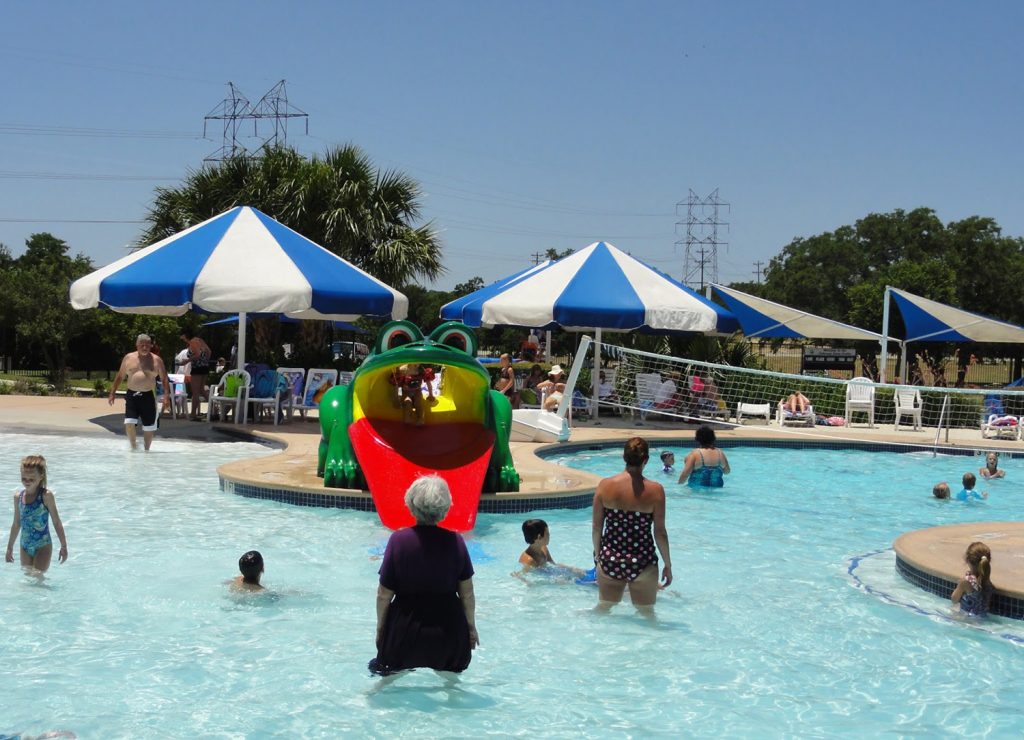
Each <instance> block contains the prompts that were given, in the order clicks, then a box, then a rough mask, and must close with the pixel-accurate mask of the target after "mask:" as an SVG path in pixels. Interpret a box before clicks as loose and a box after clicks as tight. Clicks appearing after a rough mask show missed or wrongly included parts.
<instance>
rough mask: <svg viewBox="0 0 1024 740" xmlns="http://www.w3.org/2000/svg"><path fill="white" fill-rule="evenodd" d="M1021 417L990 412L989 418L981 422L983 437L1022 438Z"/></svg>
mask: <svg viewBox="0 0 1024 740" xmlns="http://www.w3.org/2000/svg"><path fill="white" fill-rule="evenodd" d="M1020 423H1021V420H1020V417H1017V416H1011V415H1009V414H989V415H988V419H987V420H986V421H983V422H982V423H981V437H982V439H989V435H990V434H991V435H992V437H993V438H995V439H1020V438H1021V435H1020Z"/></svg>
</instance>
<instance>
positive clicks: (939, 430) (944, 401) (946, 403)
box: [932, 393, 949, 457]
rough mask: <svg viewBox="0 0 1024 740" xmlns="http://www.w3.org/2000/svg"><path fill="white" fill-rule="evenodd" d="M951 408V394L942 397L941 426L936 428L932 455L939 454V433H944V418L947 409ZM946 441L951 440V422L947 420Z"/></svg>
mask: <svg viewBox="0 0 1024 740" xmlns="http://www.w3.org/2000/svg"><path fill="white" fill-rule="evenodd" d="M948 408H949V394H948V393H947V394H946V395H945V396H943V397H942V408H941V409H940V410H939V426H938V427H936V429H935V444H934V446H933V447H932V457H937V456H938V454H939V435H940V434H942V420H943V419H945V418H946V409H948ZM946 442H947V443H948V442H949V422H948V421H947V422H946Z"/></svg>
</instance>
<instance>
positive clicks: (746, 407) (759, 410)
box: [736, 403, 772, 424]
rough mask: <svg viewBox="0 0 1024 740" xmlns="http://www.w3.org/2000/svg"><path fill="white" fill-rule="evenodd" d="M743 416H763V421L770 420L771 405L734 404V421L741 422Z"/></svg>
mask: <svg viewBox="0 0 1024 740" xmlns="http://www.w3.org/2000/svg"><path fill="white" fill-rule="evenodd" d="M744 416H763V417H764V423H765V424H768V423H770V422H771V420H772V405H771V404H770V403H738V404H736V423H737V424H742V423H743V417H744Z"/></svg>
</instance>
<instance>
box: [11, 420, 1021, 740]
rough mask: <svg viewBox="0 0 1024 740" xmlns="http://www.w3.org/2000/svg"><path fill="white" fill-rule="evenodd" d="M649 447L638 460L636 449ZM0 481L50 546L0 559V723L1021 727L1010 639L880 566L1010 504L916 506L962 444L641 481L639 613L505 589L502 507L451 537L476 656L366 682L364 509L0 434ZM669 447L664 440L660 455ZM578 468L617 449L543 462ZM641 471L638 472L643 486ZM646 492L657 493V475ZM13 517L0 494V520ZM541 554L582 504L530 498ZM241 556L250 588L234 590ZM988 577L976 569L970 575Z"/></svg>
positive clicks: (785, 454)
mask: <svg viewBox="0 0 1024 740" xmlns="http://www.w3.org/2000/svg"><path fill="white" fill-rule="evenodd" d="M659 449H660V448H659ZM0 451H2V452H3V453H4V454H3V455H2V456H0V459H3V460H6V461H7V469H5V470H0V490H3V489H6V490H9V491H13V490H14V489H15V488H17V487H18V486H19V482H18V473H19V470H18V464H17V462H18V460H19V459H20V458H21V457H22V456H24V455H26V454H33V453H40V454H43V455H45V456H46V457H47V460H48V461H49V464H50V475H49V484H50V488H51V489H53V490H54V491H55V492H56V497H57V504H58V507H59V509H60V512H61V516H62V518H63V520H64V523H65V527H66V530H67V533H68V540H69V545H70V553H71V558H70V560H69V562H67V563H65V564H63V565H60V564H56V563H55V564H54V565H53V566H51V568H50V571H49V572H48V573H47V574H46V576H45V578H44V579H43V580H42V581H40V580H38V579H36V578H34V577H30V576H27V575H25V574H24V573H23V572H22V570H21V568H20V567H18V566H17V565H11V564H7V565H6V566H5V567H4V568H3V570H2V571H0V589H2V593H3V594H4V596H3V599H2V600H0V623H2V624H3V626H4V633H5V634H4V640H3V642H2V643H0V661H2V664H3V666H4V672H3V678H2V679H0V735H2V734H3V733H13V732H25V733H29V734H37V733H41V732H43V731H46V730H55V729H64V730H71V731H73V732H75V733H77V734H78V736H79V737H81V738H91V737H104V738H105V737H133V738H134V737H161V738H164V737H189V738H191V737H273V736H280V737H339V736H343V735H356V734H359V735H366V736H373V737H382V736H397V735H402V736H412V737H452V736H455V737H466V736H470V735H472V736H480V735H500V736H506V735H513V736H534V735H542V736H549V737H648V736H658V737H680V736H715V737H718V736H729V737H736V736H765V735H772V736H776V735H800V736H807V735H811V736H819V735H854V734H856V735H866V734H879V733H886V734H922V735H924V734H937V733H942V734H945V735H948V734H963V735H972V736H976V735H983V734H990V735H993V736H1003V735H1008V734H1010V733H1014V734H1019V733H1020V732H1021V730H1022V729H1024V707H1022V704H1021V702H1020V701H1019V698H1018V697H1019V683H1020V678H1021V675H1022V666H1024V662H1022V661H1024V653H1021V644H1020V642H1019V640H1018V639H1017V638H1024V626H1022V625H1021V624H1018V623H1014V622H1013V621H1012V620H1002V619H993V620H990V621H989V622H987V623H984V624H977V623H961V622H958V621H956V620H953V619H950V618H949V608H948V605H947V604H946V603H945V602H944V601H943V600H942V599H939V598H937V597H933V596H930V595H928V594H926V593H924V592H922V591H920V590H918V589H916V588H914V587H912V586H910V585H909V584H906V583H904V582H903V581H902V580H901V579H899V578H898V576H896V575H895V574H894V573H893V569H892V553H891V551H890V550H889V547H890V545H891V543H892V541H893V539H895V537H896V536H898V535H899V534H900V533H902V532H904V531H906V530H909V529H916V528H920V527H926V526H932V525H936V524H946V523H954V522H962V521H983V520H991V519H1013V518H1015V517H1016V512H1017V511H1018V510H1019V502H1018V498H1019V496H1020V493H1019V491H1020V488H1019V484H1018V483H1017V482H1016V481H1017V478H1018V477H1019V476H1024V470H1020V469H1018V468H1019V466H1018V465H1017V461H1014V460H1008V461H1006V463H1005V467H1006V468H1007V471H1008V473H1007V476H1008V477H1007V479H1006V480H1002V481H996V482H994V483H989V484H981V485H980V486H979V487H980V488H982V489H987V490H988V491H989V492H990V498H989V500H988V501H987V502H985V503H983V504H977V505H967V504H961V503H957V502H938V501H936V500H934V499H932V497H931V493H930V491H931V486H932V484H933V483H935V482H936V481H938V480H942V479H945V480H948V481H950V483H951V485H952V486H953V488H954V490H958V488H957V486H956V485H954V483H955V482H956V481H959V479H960V476H961V474H962V473H963V472H964V471H965V470H968V469H977V468H978V467H979V466H980V465H981V458H980V457H979V458H967V457H943V456H940V457H938V458H932V456H931V455H930V454H929V455H923V454H922V455H917V454H903V455H897V454H890V453H871V452H857V451H824V450H802V451H801V450H782V449H770V448H753V447H751V448H737V449H732V450H730V451H729V457H730V461H731V462H732V467H733V470H734V473H733V474H732V475H730V476H728V479H727V484H726V488H725V489H721V490H718V491H715V492H706V491H696V492H695V491H691V490H689V489H685V488H683V487H680V486H677V485H675V484H674V482H673V483H670V482H669V479H666V483H668V485H667V486H666V487H667V489H668V491H669V498H670V500H669V506H668V529H669V536H670V539H671V544H672V552H673V565H674V571H675V578H676V581H675V583H674V584H673V585H672V587H671V588H670V589H668V590H667V591H666V592H663V594H662V595H661V597H660V598H659V602H658V605H657V619H656V621H655V622H653V623H652V622H648V621H646V620H645V619H643V618H642V617H640V616H638V615H636V614H635V613H634V612H633V610H632V608H631V607H630V606H628V604H623V605H621V606H619V607H617V608H616V609H615V611H613V613H612V614H611V615H604V616H602V615H596V614H594V613H593V612H592V607H593V605H594V603H595V601H596V589H595V588H594V587H593V586H577V585H572V584H566V583H564V582H559V581H558V580H557V579H553V580H547V579H545V578H542V577H534V578H530V579H528V580H527V582H523V581H522V580H519V579H516V578H513V577H512V576H511V572H512V571H513V570H515V569H516V568H517V563H516V560H517V558H518V555H519V553H520V552H521V551H522V549H523V548H524V547H525V543H524V542H523V540H522V534H521V529H520V525H521V523H522V520H523V519H524V518H526V516H518V515H498V514H485V515H481V516H480V517H479V519H478V526H477V529H476V530H475V531H474V532H473V533H472V534H471V535H470V536H469V537H468V541H469V545H470V552H471V554H472V555H473V558H474V563H475V566H476V572H477V573H476V577H475V579H474V582H475V587H476V593H477V604H478V606H477V622H478V626H479V631H480V638H481V642H482V644H481V647H480V648H479V649H478V650H477V651H476V653H475V655H474V659H473V664H472V665H471V666H470V668H469V670H468V671H466V672H465V673H464V674H462V676H461V677H460V679H459V680H458V681H457V682H455V683H448V682H446V681H445V680H444V679H443V678H442V677H440V676H437V675H435V674H434V673H433V672H431V671H417V672H415V673H412V674H407V675H404V676H402V677H400V678H399V679H398V680H397V681H396V682H395V683H392V684H390V685H386V684H385V683H384V682H383V681H382V679H379V678H376V677H372V676H371V675H370V674H369V673H368V671H367V670H366V663H367V661H368V660H369V658H371V657H372V656H373V652H374V650H373V634H374V624H375V613H374V597H375V589H376V571H377V568H378V567H379V563H380V561H379V558H380V554H381V552H382V549H383V545H384V543H385V542H386V540H387V536H388V532H387V531H386V530H385V529H384V528H383V527H382V526H381V524H380V523H379V520H378V519H377V517H376V515H375V514H372V513H363V512H355V511H348V510H329V509H310V508H300V507H294V506H289V505H286V504H279V503H275V502H270V501H261V500H254V499H245V498H240V497H237V496H234V495H231V494H226V493H224V492H222V491H220V490H219V486H218V482H217V476H216V466H217V465H218V464H220V463H222V462H226V461H229V460H235V459H239V458H242V457H246V456H254V455H264V454H270V453H271V452H272V451H271V450H268V449H267V448H266V447H262V446H259V445H255V444H250V443H241V442H232V443H225V444H210V443H196V442H175V441H168V440H163V439H158V440H157V443H156V444H154V449H153V451H152V452H151V453H149V454H143V453H131V452H129V451H128V450H127V449H125V443H124V440H123V439H118V440H111V439H107V438H102V437H88V438H67V437H59V436H27V435H16V434H0ZM686 451H687V450H686V449H683V448H675V452H676V456H677V459H678V460H679V462H680V463H681V462H682V457H683V455H684V454H685V452H686ZM559 461H560V462H562V463H563V464H566V465H571V466H573V467H579V468H583V469H586V470H590V471H592V472H597V473H599V474H610V473H613V472H618V471H619V470H621V467H622V463H621V454H620V452H619V450H617V449H616V450H608V451H591V452H584V453H580V454H576V455H571V456H570V455H567V456H563V457H561V458H559ZM658 470H660V465H658V466H655V465H654V464H653V463H652V465H651V470H650V472H651V474H652V475H653V476H655V477H658V476H660V473H658V472H657V471H658ZM671 480H674V478H673V479H671ZM9 509H10V505H9V504H8V505H7V510H8V516H9V515H10V514H9ZM538 515H539V516H540V517H542V518H544V519H546V520H547V521H548V522H549V524H550V526H551V531H552V543H551V549H552V552H553V554H554V556H555V558H556V559H557V560H558V561H559V562H563V563H568V564H571V565H577V566H580V567H584V568H586V567H590V565H591V563H590V562H589V560H590V557H589V554H590V550H591V545H590V512H589V510H583V511H545V512H540V513H539V514H538ZM253 548H256V549H259V550H260V551H261V552H262V553H263V555H264V558H265V561H266V569H267V572H266V575H265V578H264V583H265V585H267V586H268V587H270V588H271V589H272V590H273V591H274V596H273V597H270V598H261V597H249V598H245V597H240V596H237V595H232V594H230V593H229V592H228V589H227V587H226V586H225V583H224V582H225V581H226V580H228V579H230V578H231V577H233V576H234V575H235V574H236V573H237V565H236V563H237V560H238V557H239V555H241V554H242V553H243V552H244V551H246V550H249V549H253ZM993 568H994V572H995V574H996V579H997V580H998V569H999V563H998V562H996V563H994V564H993Z"/></svg>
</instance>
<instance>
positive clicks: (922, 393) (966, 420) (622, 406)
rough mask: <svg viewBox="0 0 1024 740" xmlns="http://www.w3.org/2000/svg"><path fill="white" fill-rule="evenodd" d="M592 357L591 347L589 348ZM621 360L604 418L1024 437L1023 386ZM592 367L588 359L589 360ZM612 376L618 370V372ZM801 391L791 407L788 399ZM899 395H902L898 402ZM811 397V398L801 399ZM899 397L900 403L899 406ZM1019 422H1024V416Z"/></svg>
mask: <svg viewBox="0 0 1024 740" xmlns="http://www.w3.org/2000/svg"><path fill="white" fill-rule="evenodd" d="M584 351H585V352H588V353H589V354H590V357H588V360H590V359H593V347H592V346H591V347H587V348H584ZM615 353H616V355H617V357H618V365H617V366H616V367H614V368H611V367H609V368H604V372H605V376H606V380H607V381H608V383H610V385H611V387H613V388H614V392H613V393H611V394H608V393H607V390H608V388H607V387H606V393H605V395H603V396H602V395H601V394H600V393H599V395H598V404H597V405H598V410H599V414H600V415H602V416H603V415H607V414H614V413H623V414H628V415H630V416H632V417H634V418H636V419H639V420H641V421H642V420H646V419H648V418H650V419H652V420H671V419H677V420H680V421H685V422H690V423H700V422H702V421H711V420H714V421H717V422H720V423H723V424H731V425H733V426H735V425H738V424H739V423H748V422H753V423H756V422H757V420H758V419H760V421H761V423H765V422H768V423H770V424H772V425H775V426H776V427H777V428H778V427H787V428H793V429H794V430H795V429H798V428H799V427H805V428H806V427H821V426H846V425H848V424H854V425H857V426H866V425H867V424H868V423H872V422H873V423H874V425H875V426H885V425H895V424H896V419H897V413H898V412H899V421H900V429H906V428H912V427H913V426H915V425H916V426H918V427H919V428H922V427H923V428H931V429H933V430H936V429H938V428H940V427H941V428H949V429H966V428H973V429H982V431H986V432H988V433H987V434H986V435H985V436H991V437H1004V438H1020V435H1018V433H1017V431H1018V430H1017V427H1018V426H1019V422H1018V419H1017V418H1016V417H1022V416H1024V390H1014V389H1006V388H1000V389H977V388H945V387H925V386H905V385H894V384H881V383H874V382H870V381H863V382H862V381H853V382H851V381H850V380H846V379H837V378H831V377H817V376H811V375H792V374H786V373H777V372H770V371H766V370H755V369H750V368H742V367H732V366H729V365H718V364H713V363H708V362H701V361H698V360H690V359H686V358H681V357H670V356H665V355H657V354H652V353H649V352H644V351H641V350H635V349H630V348H627V347H619V346H615ZM588 364H589V363H588ZM612 373H614V375H612ZM796 394H799V396H802V398H800V397H799V396H797V397H796V398H795V399H794V401H795V403H793V404H787V405H786V406H784V407H781V408H780V405H781V403H782V402H783V401H788V400H789V399H790V398H791V397H792V396H795V395H796ZM897 396H898V397H899V398H898V399H897ZM803 399H806V400H803ZM897 400H898V402H899V404H898V405H897ZM1019 421H1024V418H1021V419H1020V420H1019Z"/></svg>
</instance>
